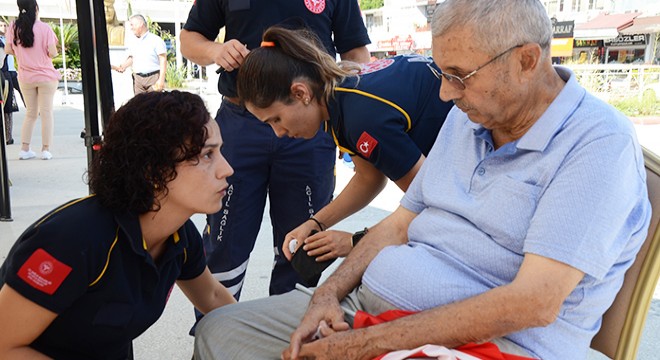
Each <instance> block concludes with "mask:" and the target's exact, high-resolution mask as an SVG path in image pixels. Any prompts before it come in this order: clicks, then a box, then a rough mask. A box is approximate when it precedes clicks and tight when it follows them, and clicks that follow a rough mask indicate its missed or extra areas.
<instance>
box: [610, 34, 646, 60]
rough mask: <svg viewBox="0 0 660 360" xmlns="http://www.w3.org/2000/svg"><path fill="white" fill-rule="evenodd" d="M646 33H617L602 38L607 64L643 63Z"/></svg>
mask: <svg viewBox="0 0 660 360" xmlns="http://www.w3.org/2000/svg"><path fill="white" fill-rule="evenodd" d="M646 43H647V41H646V35H644V34H634V35H623V34H622V35H619V36H617V37H615V38H614V39H606V40H603V45H604V46H605V48H606V54H607V56H606V58H605V63H607V64H643V63H644V56H645V53H646Z"/></svg>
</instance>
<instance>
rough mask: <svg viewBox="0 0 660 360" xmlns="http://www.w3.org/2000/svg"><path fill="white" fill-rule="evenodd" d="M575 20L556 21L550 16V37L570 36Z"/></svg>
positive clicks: (571, 35)
mask: <svg viewBox="0 0 660 360" xmlns="http://www.w3.org/2000/svg"><path fill="white" fill-rule="evenodd" d="M574 27H575V21H573V20H571V21H557V19H555V18H552V37H553V38H558V39H560V38H572V37H573V28H574Z"/></svg>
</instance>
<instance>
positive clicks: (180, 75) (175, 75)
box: [165, 61, 188, 89]
mask: <svg viewBox="0 0 660 360" xmlns="http://www.w3.org/2000/svg"><path fill="white" fill-rule="evenodd" d="M187 76H188V71H187V70H186V68H185V67H177V66H176V61H168V62H167V71H166V72H165V81H166V82H167V87H168V88H170V89H178V88H181V87H183V81H184V80H185V79H186V77H187Z"/></svg>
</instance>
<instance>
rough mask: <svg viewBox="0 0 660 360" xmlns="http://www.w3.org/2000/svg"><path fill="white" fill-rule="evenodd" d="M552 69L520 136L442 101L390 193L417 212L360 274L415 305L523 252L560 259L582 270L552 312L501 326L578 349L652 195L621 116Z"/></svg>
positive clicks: (387, 295) (497, 270)
mask: <svg viewBox="0 0 660 360" xmlns="http://www.w3.org/2000/svg"><path fill="white" fill-rule="evenodd" d="M556 71H557V73H558V74H559V75H560V76H561V77H562V78H563V79H564V81H566V85H565V86H564V88H563V90H562V91H561V92H560V93H559V95H558V96H557V98H556V99H555V100H554V101H553V102H552V104H551V105H550V106H549V108H548V109H547V111H546V112H545V113H544V114H543V115H542V116H541V117H540V118H539V119H538V121H537V122H536V123H535V124H534V125H533V126H532V128H531V129H529V131H528V132H527V133H526V134H525V135H524V136H523V137H522V138H520V139H519V140H517V141H515V142H511V143H508V144H506V145H504V146H502V147H500V148H499V149H497V150H494V147H493V141H492V138H491V133H490V131H489V130H487V129H485V128H483V127H482V126H481V125H478V124H475V123H473V122H471V121H470V120H469V119H468V117H467V116H466V115H465V114H464V113H463V112H461V111H460V110H459V109H458V108H456V107H454V108H453V109H452V111H451V112H450V114H449V116H448V117H447V121H446V122H445V125H444V126H443V127H442V130H441V131H440V134H439V135H438V139H437V141H436V144H435V145H434V147H433V149H432V150H431V152H430V154H429V156H428V158H427V159H426V161H425V162H424V165H423V166H422V168H421V170H420V172H419V173H418V175H417V177H416V178H415V180H414V181H413V183H412V184H411V186H410V188H409V189H408V192H407V193H406V195H405V196H404V198H403V200H402V202H401V204H402V205H403V206H404V207H405V208H407V209H409V210H411V211H413V212H415V213H418V216H417V217H416V218H415V219H414V220H413V222H412V223H411V224H410V227H409V229H408V236H409V240H410V242H409V244H407V245H404V246H392V247H388V248H385V249H383V250H382V251H381V252H380V253H379V254H378V256H377V257H376V258H375V259H374V261H373V262H372V263H371V264H370V265H369V267H368V268H367V270H366V272H365V274H364V277H363V282H364V284H365V285H366V286H367V287H369V289H371V290H372V291H373V292H375V293H376V294H377V295H379V296H381V297H382V298H383V299H385V300H387V301H389V302H391V303H392V304H394V305H396V306H397V307H399V308H402V309H408V310H425V309H429V308H432V307H436V306H439V305H444V304H448V303H451V302H455V301H459V300H462V299H465V298H468V297H472V296H475V295H478V294H480V293H483V292H485V291H488V290H490V289H492V288H495V287H498V286H502V285H505V284H508V283H510V282H511V281H512V280H513V279H514V277H515V276H516V274H517V272H518V269H519V267H520V264H521V263H522V260H523V257H524V254H525V253H534V254H538V255H541V256H544V257H548V258H551V259H555V260H557V261H561V262H563V263H566V264H569V265H571V266H573V267H575V268H577V269H579V270H581V271H583V272H584V273H585V274H586V275H585V277H584V278H583V280H582V281H581V282H580V283H579V285H578V286H577V288H576V289H575V290H574V291H573V292H572V293H571V294H570V295H569V297H568V298H567V299H566V301H565V303H564V304H563V306H562V309H561V311H560V314H559V317H558V319H557V320H556V321H555V322H554V323H553V324H551V325H549V326H546V327H543V328H531V329H527V330H524V331H520V332H517V333H514V334H510V335H509V336H507V338H508V339H510V340H511V341H513V342H515V343H517V344H518V345H520V346H521V347H523V348H524V349H526V350H527V351H529V352H530V353H531V354H533V355H534V356H537V357H539V358H542V359H581V358H586V355H587V351H588V348H589V343H590V341H591V338H592V337H593V335H594V334H595V333H596V331H597V330H598V328H599V327H600V322H601V320H600V319H601V316H602V314H603V313H604V312H605V310H606V309H607V308H608V307H609V306H610V304H611V303H612V301H613V300H614V297H615V295H616V293H617V291H618V290H619V288H620V286H621V283H622V281H623V276H624V273H625V271H626V269H627V268H628V267H629V266H630V265H631V263H632V261H633V260H634V257H635V254H636V252H637V250H638V249H639V247H640V245H641V243H642V242H643V240H644V239H645V237H646V234H647V228H648V224H649V220H650V216H651V207H650V204H649V201H648V196H647V190H646V173H645V170H644V162H643V157H642V152H641V148H640V146H639V144H638V142H637V138H636V136H635V131H634V128H633V126H632V123H631V122H630V121H629V120H628V119H627V118H626V117H624V116H623V115H621V114H620V113H619V112H618V111H616V110H615V109H614V108H612V107H611V106H609V105H607V104H605V103H604V102H602V101H601V100H598V99H597V98H595V97H594V96H592V95H591V94H589V93H587V92H586V91H585V89H584V88H582V87H581V86H580V85H579V84H578V83H577V81H576V79H575V76H574V75H573V74H572V73H571V72H570V70H568V69H565V68H561V67H557V68H556ZM547 275H548V276H552V275H553V274H547ZM439 326H443V325H439ZM446 326H451V324H446Z"/></svg>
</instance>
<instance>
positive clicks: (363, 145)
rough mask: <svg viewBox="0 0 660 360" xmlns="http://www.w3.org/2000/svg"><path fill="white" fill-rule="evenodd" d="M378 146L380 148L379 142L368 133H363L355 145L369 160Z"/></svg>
mask: <svg viewBox="0 0 660 360" xmlns="http://www.w3.org/2000/svg"><path fill="white" fill-rule="evenodd" d="M376 146H378V140H376V139H374V138H373V137H372V136H371V135H369V133H368V132H366V131H364V132H362V135H360V138H359V139H358V141H357V144H355V148H356V149H357V151H358V152H359V153H360V154H362V155H363V156H364V157H365V158H367V159H368V158H369V157H370V156H371V152H372V151H374V149H375V148H376Z"/></svg>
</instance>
